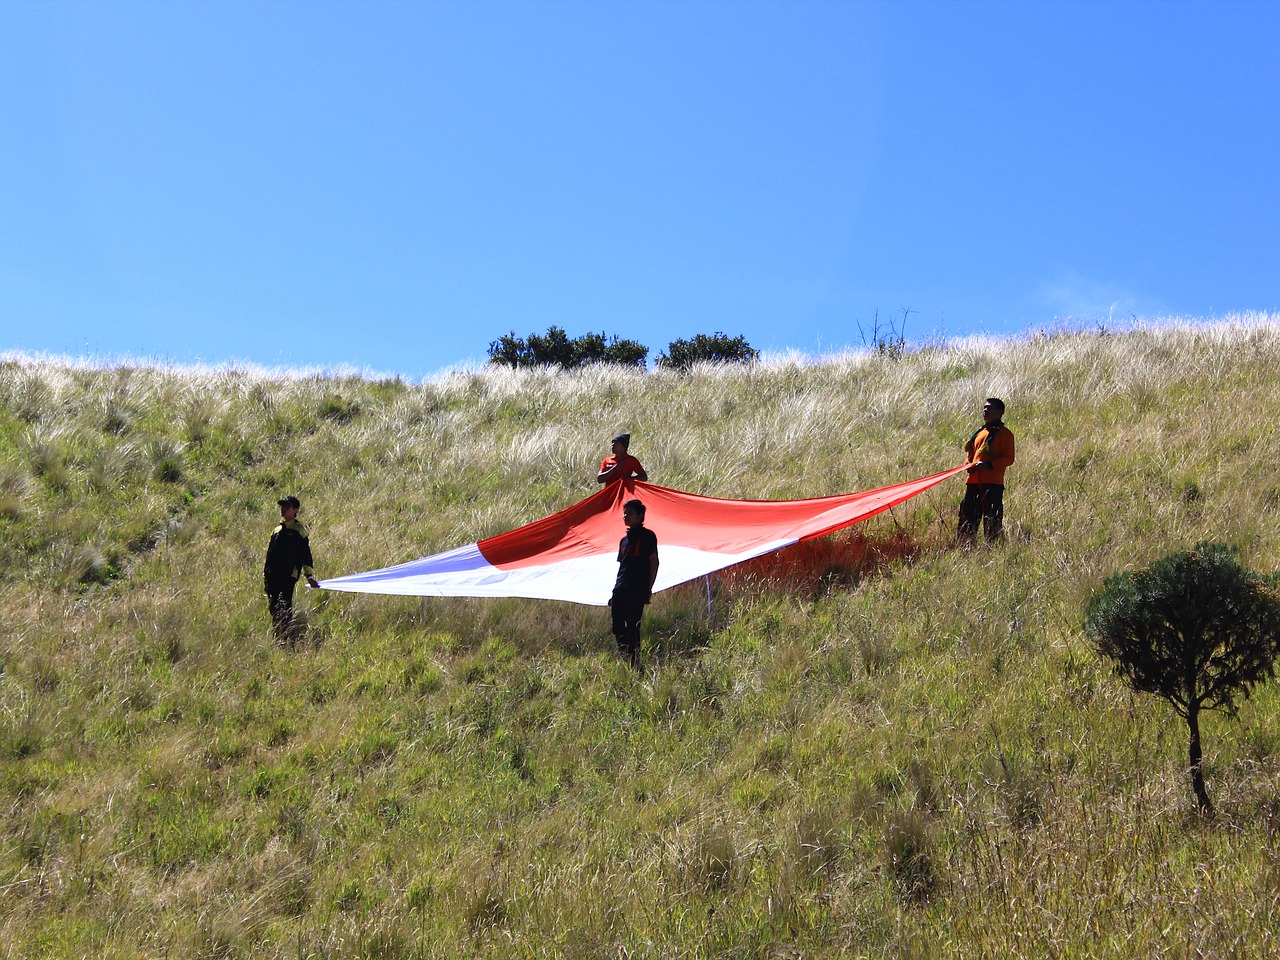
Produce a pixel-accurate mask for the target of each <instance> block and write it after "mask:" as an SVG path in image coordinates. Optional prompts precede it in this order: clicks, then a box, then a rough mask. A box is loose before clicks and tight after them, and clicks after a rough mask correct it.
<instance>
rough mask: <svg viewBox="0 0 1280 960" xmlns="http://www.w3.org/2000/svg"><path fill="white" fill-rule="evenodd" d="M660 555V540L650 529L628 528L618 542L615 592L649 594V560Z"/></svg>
mask: <svg viewBox="0 0 1280 960" xmlns="http://www.w3.org/2000/svg"><path fill="white" fill-rule="evenodd" d="M657 555H658V538H657V537H656V536H654V534H653V531H652V530H650V529H649V528H648V527H628V528H627V535H626V536H625V537H623V538H622V539H621V540H620V541H619V542H618V579H617V581H616V582H615V583H614V585H613V589H614V590H624V591H626V592H627V593H639V594H643V595H645V596H647V595H648V593H649V558H650V557H655V556H657Z"/></svg>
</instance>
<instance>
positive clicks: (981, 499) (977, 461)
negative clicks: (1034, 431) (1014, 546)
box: [956, 397, 1013, 544]
mask: <svg viewBox="0 0 1280 960" xmlns="http://www.w3.org/2000/svg"><path fill="white" fill-rule="evenodd" d="M964 452H965V454H966V455H967V456H968V460H967V462H968V464H969V479H968V482H967V483H966V485H965V488H964V499H963V500H961V501H960V525H959V527H958V528H957V529H956V535H957V536H958V538H959V539H960V542H961V543H966V544H971V543H973V541H974V540H975V539H976V538H977V535H978V521H979V520H981V521H982V529H983V533H985V534H986V536H987V542H988V543H994V542H995V541H996V540H998V539H999V538H1000V532H1001V529H1002V527H1003V525H1004V472H1005V470H1006V469H1007V468H1008V467H1009V465H1010V464H1011V463H1013V431H1012V430H1010V429H1009V428H1008V427H1006V426H1005V425H1004V401H1003V400H1001V399H999V398H998V397H988V398H987V402H986V403H984V404H983V405H982V426H981V427H979V428H978V429H977V430H976V431H974V434H973V436H972V437H970V438H969V442H968V443H966V444H965V445H964Z"/></svg>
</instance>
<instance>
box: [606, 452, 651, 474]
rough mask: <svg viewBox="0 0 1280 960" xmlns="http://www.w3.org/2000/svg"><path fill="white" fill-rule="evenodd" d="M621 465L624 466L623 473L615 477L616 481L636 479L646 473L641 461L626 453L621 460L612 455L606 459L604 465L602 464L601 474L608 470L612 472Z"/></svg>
mask: <svg viewBox="0 0 1280 960" xmlns="http://www.w3.org/2000/svg"><path fill="white" fill-rule="evenodd" d="M619 463H621V464H622V472H621V473H619V474H618V475H617V476H615V477H614V478H613V479H614V480H624V479H626V478H628V477H636V476H639V475H640V474H642V473H644V472H645V469H644V467H642V466H641V465H640V461H639V460H637V459H636V458H635V457H633V456H632V455H631V454H629V453H624V454H623V455H622V459H621V460H619V459H618V458H617V457H615V456H612V455H610V456H607V457H605V458H604V463H602V464H600V472H601V473H604V472H605V471H606V470H612V469H613V468H614V467H615V466H617V465H618V464H619Z"/></svg>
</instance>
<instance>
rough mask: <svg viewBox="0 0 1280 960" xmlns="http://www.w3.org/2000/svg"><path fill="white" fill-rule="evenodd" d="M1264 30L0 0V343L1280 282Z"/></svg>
mask: <svg viewBox="0 0 1280 960" xmlns="http://www.w3.org/2000/svg"><path fill="white" fill-rule="evenodd" d="M1278 48H1280V4H1277V3H1273V2H1269V0H1236V2H1232V0H1223V2H1213V3H1207V2H1177V0H1173V2H1143V0H1128V2H1125V0H1119V2H1117V0H1110V2H1106V3H1094V2H1090V0H1070V2H1048V0H1045V2H1031V0H1026V2H960V0H946V2H924V0H900V2H888V3H881V2H856V0H849V2H818V0H786V2H772V0H733V2H717V0H684V2H662V0H650V2H633V0H621V2H608V0H558V2H557V0H539V2H535V0H521V2H505V0H469V2H452V0H436V2H429V0H418V2H391V0H381V2H379V0H362V2H358V3H345V2H323V0H321V2H286V3H265V2H256V0H239V2H232V0H220V2H214V3H202V2H193V0H183V2H172V0H163V2H142V3H135V2H120V0H94V2H72V3H68V2H57V0H41V2H35V0H0V131H3V132H2V135H0V352H5V351H19V352H25V353H54V354H67V355H71V356H75V357H146V358H153V359H157V360H162V361H166V362H173V363H212V364H226V363H253V364H261V365H267V366H293V367H322V368H326V369H339V368H350V367H354V368H356V369H358V370H364V371H368V372H371V373H378V374H382V373H396V374H401V375H404V376H406V377H409V378H414V379H416V378H421V377H426V376H429V375H431V374H432V373H434V372H437V371H440V370H442V369H445V368H449V367H452V366H456V365H459V364H464V363H467V362H468V361H470V362H481V361H483V360H484V359H485V358H486V348H487V346H488V344H489V343H490V341H492V340H495V339H497V338H498V337H499V336H501V335H502V334H505V333H508V332H510V331H515V332H516V333H517V334H518V335H520V336H526V335H528V334H529V333H534V332H538V333H541V332H544V331H545V330H546V329H547V327H548V326H550V325H552V324H555V325H558V326H560V327H563V328H564V329H565V330H567V331H568V333H569V334H570V335H571V336H578V335H581V334H583V333H587V332H591V331H594V332H604V333H607V334H614V335H618V336H621V337H626V338H628V339H633V340H638V341H640V342H641V343H644V344H646V345H647V346H649V347H650V360H651V361H652V360H653V359H654V358H656V356H657V354H658V353H659V352H660V351H662V350H664V349H665V348H666V346H667V344H668V343H670V342H671V341H672V340H674V339H676V338H681V337H691V336H693V335H694V334H697V333H712V332H716V331H724V332H725V333H728V334H730V335H738V334H742V335H745V336H746V338H747V339H748V341H750V342H751V344H752V345H753V346H755V347H757V348H759V349H761V350H764V351H766V352H778V351H784V350H788V349H794V350H799V351H803V352H806V353H814V354H823V353H829V352H835V351H839V350H841V349H842V348H844V347H847V346H859V345H860V344H861V343H862V341H863V337H864V336H866V335H869V334H870V333H871V331H872V328H873V324H874V323H875V317H876V316H877V315H878V316H879V322H880V324H881V329H882V330H883V329H884V328H885V327H886V326H888V325H889V324H893V325H894V329H896V330H901V331H902V332H905V334H906V335H907V336H908V338H909V339H921V338H926V337H932V336H938V335H942V336H947V337H955V336H960V335H964V334H968V333H973V332H987V333H994V334H1006V333H1016V332H1018V331H1021V330H1025V329H1029V328H1030V329H1039V328H1043V327H1048V326H1051V325H1053V324H1054V323H1055V322H1058V321H1062V320H1065V319H1068V318H1069V319H1071V320H1073V321H1075V322H1094V321H1097V320H1106V319H1108V318H1111V319H1112V320H1113V321H1119V320H1127V319H1129V318H1131V317H1134V316H1136V317H1138V318H1145V319H1157V318H1161V317H1177V318H1210V317H1214V316H1221V315H1225V314H1230V313H1234V312H1242V311H1280V263H1278V262H1277V260H1278V258H1277V255H1276V253H1277V226H1278V225H1280V176H1278V174H1280V162H1278V161H1277V158H1280V133H1278V132H1277V131H1278V130H1280V122H1277V119H1276V118H1277V117H1280V57H1277V56H1276V53H1275V51H1276V50H1277V49H1278ZM904 317H905V321H904ZM860 328H861V330H860Z"/></svg>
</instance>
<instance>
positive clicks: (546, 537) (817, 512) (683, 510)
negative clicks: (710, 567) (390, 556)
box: [478, 466, 966, 570]
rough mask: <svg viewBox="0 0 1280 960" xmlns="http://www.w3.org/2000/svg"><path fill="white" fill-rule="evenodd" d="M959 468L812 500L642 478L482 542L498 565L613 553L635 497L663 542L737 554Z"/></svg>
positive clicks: (919, 487)
mask: <svg viewBox="0 0 1280 960" xmlns="http://www.w3.org/2000/svg"><path fill="white" fill-rule="evenodd" d="M965 469H966V467H964V466H959V467H953V468H951V469H950V470H944V471H942V472H941V473H935V474H933V475H932V476H928V477H921V478H920V479H918V480H909V481H907V482H906V483H898V484H894V485H893V486H888V487H880V488H879V489H876V490H867V491H863V492H861V493H848V494H842V495H840V496H835V497H816V498H812V499H808V500H719V499H716V498H714V497H700V496H697V495H695V494H692V493H684V492H682V491H680V490H672V489H669V488H667V487H659V486H656V485H654V484H651V483H645V482H644V481H641V480H623V481H619V482H617V483H611V484H609V485H608V486H606V487H605V488H604V489H603V490H601V491H600V492H599V493H596V494H594V495H593V496H590V497H588V498H587V499H586V500H583V501H581V502H579V503H575V504H574V505H573V506H571V507H568V508H567V509H564V510H561V511H560V512H559V513H555V514H552V515H551V516H549V517H545V518H543V519H542V520H538V521H536V522H534V523H531V524H528V525H527V526H523V527H520V528H519V529H517V530H512V531H510V532H509V533H503V534H499V535H498V536H496V537H490V538H489V539H487V540H481V541H480V543H479V544H478V546H479V548H480V552H481V553H482V554H483V555H484V557H485V559H486V560H488V561H489V563H490V564H492V565H493V566H495V567H498V568H500V569H507V570H510V569H515V568H519V567H528V566H540V565H545V564H550V563H555V562H557V561H559V560H568V559H571V558H575V557H590V556H599V555H600V554H602V553H603V554H608V553H610V552H612V551H614V550H616V549H617V547H618V540H619V539H620V538H621V537H622V535H623V533H624V532H625V528H624V526H623V523H622V505H623V504H624V503H625V502H626V501H627V500H630V499H631V498H632V497H636V498H638V499H640V500H642V501H643V502H644V505H645V508H646V510H647V511H648V512H647V514H646V516H645V526H647V527H648V528H649V529H651V530H652V531H653V532H654V533H655V534H656V535H657V537H658V545H659V550H661V548H662V546H664V545H670V546H683V547H692V548H695V549H698V550H703V551H707V552H709V553H723V554H730V555H737V554H743V553H750V552H753V551H758V550H759V549H760V548H761V547H762V546H764V545H766V544H778V545H781V544H783V543H794V542H796V541H798V540H808V539H810V538H811V537H820V536H822V535H824V534H827V533H831V532H832V531H834V530H839V529H841V528H843V527H847V526H850V525H851V524H854V523H858V522H860V521H862V520H866V519H868V518H870V517H873V516H875V515H876V514H878V513H881V512H883V511H885V510H888V509H889V508H890V507H892V506H896V505H897V504H899V503H902V502H903V501H904V500H909V499H910V498H911V497H914V496H916V495H917V494H920V493H924V491H926V490H928V489H929V488H930V487H933V486H936V485H937V484H939V483H941V482H942V481H944V480H946V479H947V478H949V477H953V476H955V475H956V474H958V473H962V472H964V470H965Z"/></svg>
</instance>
